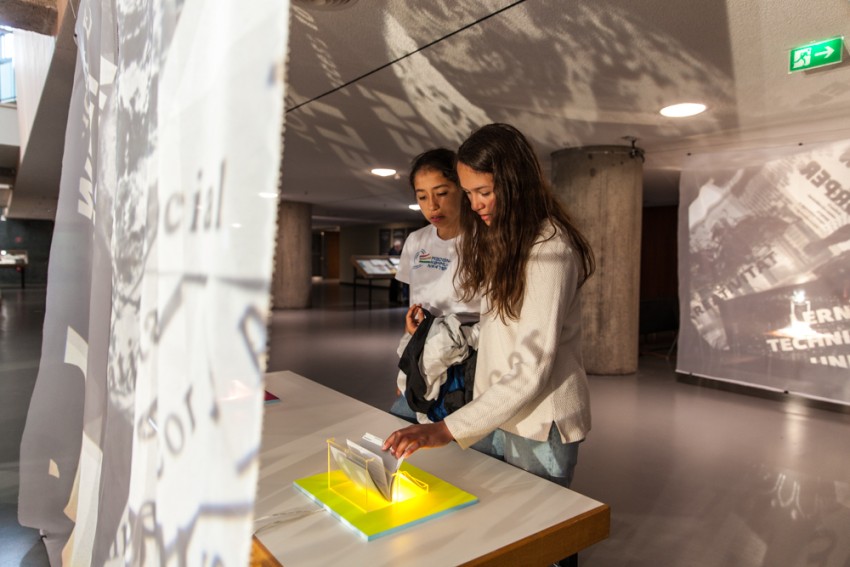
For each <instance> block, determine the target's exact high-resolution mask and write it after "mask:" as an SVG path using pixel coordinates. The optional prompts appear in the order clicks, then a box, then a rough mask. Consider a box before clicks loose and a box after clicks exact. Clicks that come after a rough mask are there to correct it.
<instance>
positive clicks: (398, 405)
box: [390, 394, 419, 423]
mask: <svg viewBox="0 0 850 567" xmlns="http://www.w3.org/2000/svg"><path fill="white" fill-rule="evenodd" d="M390 413H391V414H393V415H394V416H396V417H400V418H402V419H404V420H406V421H409V422H410V423H419V422H418V421H416V412H415V411H413V410H412V409H410V406H409V405H407V398H405V397H404V394H402V395H400V396H399V397H398V398H396V401H394V402H393V407H391V408H390Z"/></svg>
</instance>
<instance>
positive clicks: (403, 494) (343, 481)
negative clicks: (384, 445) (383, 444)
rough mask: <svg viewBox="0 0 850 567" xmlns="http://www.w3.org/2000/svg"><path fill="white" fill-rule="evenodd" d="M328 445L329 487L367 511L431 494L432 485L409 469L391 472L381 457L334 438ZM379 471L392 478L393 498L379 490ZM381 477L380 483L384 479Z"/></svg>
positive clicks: (387, 477) (386, 477)
mask: <svg viewBox="0 0 850 567" xmlns="http://www.w3.org/2000/svg"><path fill="white" fill-rule="evenodd" d="M327 444H328V472H327V483H328V484H327V486H328V490H330V491H331V492H333V493H335V494H337V495H338V496H339V497H341V498H343V499H345V500H346V501H347V502H349V503H350V504H351V505H353V506H355V507H356V508H357V509H359V510H360V511H362V512H363V513H365V514H368V513H370V512H375V511H377V510H382V509H384V508H386V507H388V506H392V505H394V504H398V503H400V502H405V501H407V500H410V499H411V498H416V497H418V496H422V495H423V494H427V493H428V485H427V484H426V483H424V482H422V481H421V480H418V479H416V478H414V477H413V476H411V475H410V474H409V473H408V472H407V471H404V470H399V471H398V472H395V473H392V472H391V471H387V470H386V469H385V468H384V465H383V463H382V462H381V460H380V459H375V458H364V457H363V456H362V455H359V454H357V453H355V452H354V451H352V450H351V449H350V448H348V447H347V446H344V445H341V444H339V443H337V442H336V441H335V440H334V439H328V440H327ZM370 470H371V471H372V474H371V475H370V473H369V471H370ZM376 474H383V475H384V478H385V479H387V480H388V483H389V486H390V495H391V499H390V500H387V499H386V498H385V497H384V496H383V494H381V492H380V491H379V490H378V488H377V483H376V481H375V479H374V476H375V475H376ZM377 480H378V482H380V479H377Z"/></svg>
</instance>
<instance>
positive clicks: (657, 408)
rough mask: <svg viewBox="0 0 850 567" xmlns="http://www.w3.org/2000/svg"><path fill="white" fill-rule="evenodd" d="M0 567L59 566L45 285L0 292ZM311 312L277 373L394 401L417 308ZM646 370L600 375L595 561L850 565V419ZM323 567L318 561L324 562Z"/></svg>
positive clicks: (287, 317)
mask: <svg viewBox="0 0 850 567" xmlns="http://www.w3.org/2000/svg"><path fill="white" fill-rule="evenodd" d="M0 294H2V303H0V424H1V425H2V432H3V435H2V436H0V567H6V566H11V565H34V566H40V565H46V564H47V559H46V555H45V554H44V551H43V549H42V548H41V545H40V542H39V541H38V536H37V534H36V533H35V532H34V531H33V530H27V529H24V528H21V527H20V526H18V524H17V521H16V501H17V482H18V481H17V460H18V450H19V443H20V436H21V432H22V430H23V423H24V417H25V413H26V408H27V406H28V401H29V396H30V395H31V392H32V387H33V382H34V379H35V374H36V370H37V364H38V357H39V350H40V343H41V324H42V318H43V315H44V289H43V288H41V289H38V288H36V289H28V290H26V291H19V290H16V289H12V288H3V289H0ZM313 305H314V306H313V309H310V310H295V311H276V312H275V313H274V315H273V318H272V322H271V326H270V345H271V352H270V358H269V370H284V369H289V370H293V371H295V372H298V373H299V374H302V375H304V376H307V377H309V378H311V379H313V380H316V381H317V382H321V383H323V384H326V385H328V386H330V387H332V388H334V389H336V390H339V391H341V392H343V393H345V394H348V395H350V396H352V397H355V398H358V399H360V400H363V401H364V402H366V403H369V404H371V405H374V406H376V407H379V408H387V407H389V405H390V404H391V402H392V401H393V399H394V397H395V386H394V376H395V365H396V356H395V347H396V344H397V341H398V338H399V335H400V333H401V326H402V318H403V315H404V309H403V308H400V307H392V308H391V307H388V306H387V303H386V292H385V291H384V290H375V292H374V295H373V308H372V309H369V308H368V307H367V304H366V291H365V289H361V290H359V291H358V295H357V309H353V308H352V289H351V288H350V287H340V286H339V285H338V284H335V283H317V284H316V285H314V298H313ZM658 347H659V348H658V349H657V351H656V352H652V353H647V354H645V355H642V356H641V358H640V369H639V371H638V373H637V374H636V375H633V376H593V377H591V382H590V385H591V395H592V404H593V430H592V431H591V433H590V436H589V437H588V439H587V441H586V442H585V443H584V444H583V446H582V449H581V452H580V456H579V466H578V468H577V470H576V477H575V481H574V483H573V488H574V489H575V490H577V491H579V492H582V493H584V494H587V495H588V496H591V497H593V498H596V499H598V500H600V501H602V502H605V503H607V504H609V505H610V506H611V509H612V525H611V537H610V538H608V539H607V540H606V541H604V542H602V543H600V544H597V545H596V546H594V547H592V548H590V549H588V550H587V551H585V552H583V553H582V554H581V556H580V564H581V565H584V566H588V567H591V566H601V567H608V566H611V567H615V566H616V567H619V566H635V567H637V566H647V567H649V566H652V567H658V566H694V567H721V566H722V567H726V566H741V567H750V566H752V567H774V566H779V567H785V566H788V567H797V566H800V567H802V566H814V565H818V566H834V567H850V415H848V414H846V413H838V412H832V411H825V410H822V409H812V408H810V407H808V406H806V405H802V404H795V403H790V402H780V401H775V400H769V399H764V398H761V397H756V396H750V395H744V394H741V393H732V392H727V391H723V390H720V389H714V388H707V387H701V386H694V385H690V384H686V383H683V382H681V381H679V380H677V378H676V375H675V372H674V362H673V361H672V360H667V359H666V358H665V356H664V355H665V354H666V348H664V345H658ZM319 564H320V563H319Z"/></svg>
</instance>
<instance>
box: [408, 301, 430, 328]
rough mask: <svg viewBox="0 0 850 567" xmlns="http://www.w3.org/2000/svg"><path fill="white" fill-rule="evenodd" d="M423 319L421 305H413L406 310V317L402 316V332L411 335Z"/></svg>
mask: <svg viewBox="0 0 850 567" xmlns="http://www.w3.org/2000/svg"><path fill="white" fill-rule="evenodd" d="M423 319H425V314H424V313H422V304H421V303H415V304H413V305H411V306H410V308H409V309H408V310H407V315H405V316H404V330H405V331H407V333H408V334H410V335H412V334H413V333H415V332H416V328H417V327H418V326H419V323H421V322H422V320H423Z"/></svg>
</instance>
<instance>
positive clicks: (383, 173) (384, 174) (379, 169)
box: [372, 167, 395, 177]
mask: <svg viewBox="0 0 850 567" xmlns="http://www.w3.org/2000/svg"><path fill="white" fill-rule="evenodd" d="M372 173H374V174H375V175H379V176H381V177H389V176H390V175H395V170H394V169H386V168H383V167H376V168H375V169H373V170H372Z"/></svg>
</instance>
